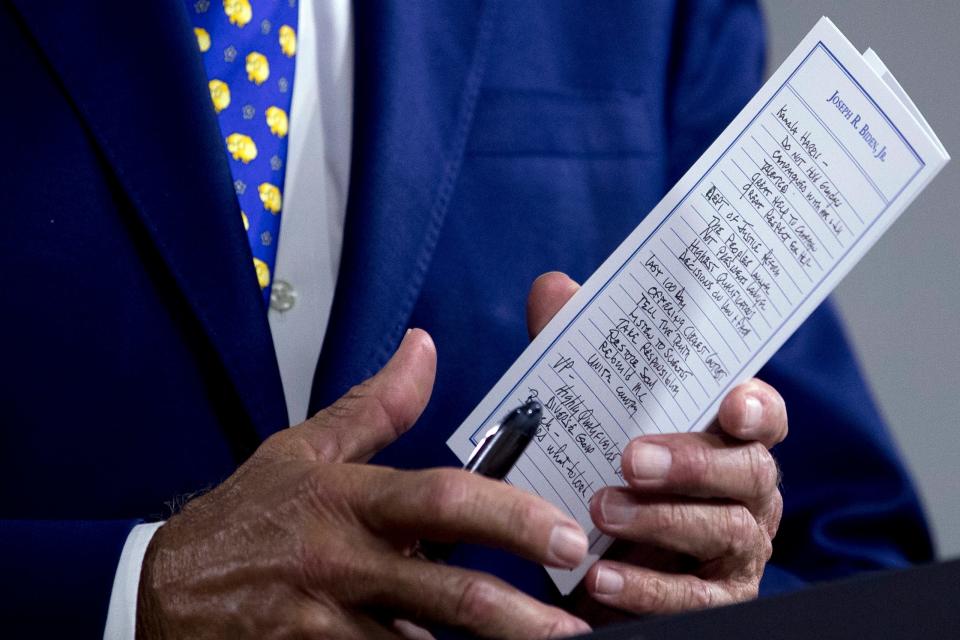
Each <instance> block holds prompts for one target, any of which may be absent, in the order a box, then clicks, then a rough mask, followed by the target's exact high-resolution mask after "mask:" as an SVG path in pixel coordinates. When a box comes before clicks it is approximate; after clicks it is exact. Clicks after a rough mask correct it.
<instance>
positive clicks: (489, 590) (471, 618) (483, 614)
mask: <svg viewBox="0 0 960 640" xmlns="http://www.w3.org/2000/svg"><path fill="white" fill-rule="evenodd" d="M496 607H497V589H496V587H494V585H493V584H491V583H490V582H488V581H487V580H485V579H484V578H482V577H480V576H475V575H471V576H467V577H466V578H464V580H463V583H462V584H461V590H460V597H459V598H457V603H456V605H455V606H454V617H455V618H456V619H457V620H458V621H460V622H461V623H462V624H466V625H468V626H470V625H472V624H480V623H484V622H486V621H489V620H490V618H491V616H493V615H496V613H497V612H496Z"/></svg>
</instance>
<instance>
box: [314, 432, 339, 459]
mask: <svg viewBox="0 0 960 640" xmlns="http://www.w3.org/2000/svg"><path fill="white" fill-rule="evenodd" d="M313 449H314V451H315V452H316V456H317V458H318V459H319V460H322V461H324V462H335V461H338V460H344V459H345V458H346V457H347V449H346V442H345V441H344V434H343V433H342V432H341V431H340V430H339V429H329V430H327V431H325V432H324V433H323V435H322V437H320V438H317V439H316V440H315V441H314V443H313Z"/></svg>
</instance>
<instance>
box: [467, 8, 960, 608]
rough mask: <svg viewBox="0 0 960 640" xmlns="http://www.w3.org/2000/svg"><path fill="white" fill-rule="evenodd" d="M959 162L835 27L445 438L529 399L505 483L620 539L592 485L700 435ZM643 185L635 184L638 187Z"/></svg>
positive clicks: (817, 31)
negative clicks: (951, 163) (640, 453)
mask: <svg viewBox="0 0 960 640" xmlns="http://www.w3.org/2000/svg"><path fill="white" fill-rule="evenodd" d="M948 159H949V157H948V155H947V153H946V151H945V150H944V149H943V147H942V145H940V143H939V141H937V139H936V136H935V135H934V133H933V131H932V130H931V129H930V128H929V126H927V124H926V122H925V121H924V120H923V118H922V116H921V115H920V114H919V112H918V111H917V110H916V108H915V107H914V106H913V104H912V102H911V101H910V99H909V98H908V97H907V95H906V93H905V92H904V91H903V89H902V88H901V87H900V85H899V84H898V83H897V82H896V80H895V79H893V77H892V75H890V73H889V72H888V71H887V70H886V68H885V67H884V66H883V64H882V62H880V59H879V58H878V57H877V56H876V55H875V54H874V53H873V52H872V51H868V52H867V53H866V54H864V55H860V54H859V53H858V52H857V51H856V50H855V49H854V48H853V47H852V46H851V45H850V43H849V42H848V41H847V40H846V39H845V38H844V36H843V35H842V34H841V33H840V32H839V31H838V30H837V29H836V27H834V26H833V24H832V23H831V22H830V21H829V20H827V19H826V18H824V19H822V20H821V21H820V22H819V23H818V24H817V25H816V27H815V28H814V29H813V30H812V31H811V32H810V33H809V34H808V35H807V36H806V38H804V40H803V41H802V42H801V43H800V45H799V46H798V47H797V48H796V49H795V50H794V52H793V53H792V54H791V55H790V56H789V57H788V59H787V60H786V62H784V64H783V65H782V66H781V67H780V68H779V69H778V70H777V71H776V72H775V73H774V74H773V76H772V77H771V79H770V80H769V81H768V82H767V83H766V84H765V85H764V86H763V88H762V89H761V90H760V91H759V92H758V94H757V95H756V96H754V98H753V99H752V100H751V101H750V102H749V104H748V105H747V106H746V107H745V108H744V110H743V111H742V112H741V113H740V114H739V115H738V116H737V118H736V119H735V120H734V121H733V122H732V123H731V124H730V126H728V127H727V129H726V130H725V131H724V132H723V133H722V134H721V135H720V137H719V138H718V139H717V140H716V141H715V142H714V143H713V144H712V145H711V146H710V148H709V149H708V150H707V151H706V153H704V155H703V156H702V157H701V158H700V159H699V160H698V161H697V162H696V163H695V164H694V166H693V167H692V168H691V169H690V170H689V171H688V172H687V174H686V175H685V176H684V177H683V178H682V179H681V180H680V181H679V182H678V183H677V184H676V185H675V186H674V187H673V189H671V190H670V192H669V193H668V194H667V195H666V196H665V197H664V199H663V200H662V201H661V202H660V203H659V204H658V205H657V207H656V208H655V209H654V210H653V211H652V212H650V213H649V214H648V215H647V216H646V217H645V218H642V215H643V212H639V211H638V212H637V218H638V220H639V219H641V218H642V219H643V221H642V222H641V223H640V225H639V226H638V227H637V228H636V229H635V230H634V231H633V233H631V234H630V236H629V237H627V239H626V240H624V242H623V243H622V244H621V245H620V247H618V248H617V250H616V251H614V253H613V254H612V255H611V256H610V258H608V259H607V261H606V262H604V264H603V265H601V267H600V268H599V269H598V270H597V271H596V272H595V273H594V274H593V276H591V278H590V279H589V280H588V281H587V282H586V283H585V284H584V286H583V287H582V289H581V290H580V291H579V292H578V293H577V294H576V295H575V296H574V298H573V299H572V300H571V301H570V302H569V303H568V304H567V305H566V306H565V307H564V308H563V309H562V310H561V311H560V312H559V313H558V314H557V316H556V317H555V318H554V319H553V321H552V322H551V323H550V324H549V325H548V326H547V327H546V328H545V329H544V330H543V332H541V334H540V335H539V336H538V337H537V338H536V340H534V341H533V343H531V345H530V346H529V347H528V348H527V350H526V351H524V353H523V354H522V355H521V356H520V358H519V359H518V360H517V361H516V362H515V363H514V364H513V366H511V367H510V369H509V370H508V371H507V372H506V374H505V375H504V376H503V378H502V379H501V380H500V381H499V382H498V383H497V384H496V385H495V386H494V388H493V389H492V390H491V391H490V392H489V393H488V394H487V396H486V397H485V398H484V400H483V401H482V402H481V403H480V404H479V405H478V406H477V408H476V409H474V411H473V412H472V413H471V414H470V416H468V418H467V419H466V420H465V421H464V424H463V425H462V426H461V427H460V428H459V429H458V430H457V431H456V432H455V433H454V434H453V436H452V437H451V438H450V440H449V445H450V447H451V448H452V449H453V450H454V452H456V453H457V455H458V456H459V457H460V458H461V459H463V460H465V459H466V457H467V456H468V455H469V453H470V451H471V450H472V449H473V448H474V446H475V445H476V443H477V441H478V440H479V438H480V437H481V436H482V434H483V433H484V432H485V431H486V430H487V429H489V428H490V426H491V424H492V423H493V422H494V421H496V420H497V419H498V418H499V416H500V415H501V414H502V413H504V412H505V410H506V409H509V408H510V407H511V406H514V405H516V404H519V403H522V402H523V401H524V400H526V399H527V398H528V397H530V396H535V397H537V398H538V399H539V400H540V402H541V403H542V404H543V406H544V418H543V421H542V423H541V426H540V429H539V431H538V433H537V436H536V438H535V439H534V442H533V444H531V446H530V447H529V448H528V450H527V453H526V454H525V455H524V457H523V458H522V459H521V460H520V462H519V463H518V464H517V466H516V468H515V469H514V471H513V473H511V474H510V475H509V476H508V478H507V479H508V481H509V482H511V483H513V484H515V485H517V486H519V487H523V488H526V489H528V490H530V491H532V492H534V493H537V494H539V495H541V496H543V497H544V498H546V499H547V500H550V501H551V502H553V503H554V504H556V505H557V506H558V507H560V508H562V509H565V510H566V511H567V512H569V513H570V515H571V516H573V517H574V518H576V519H577V521H578V522H579V523H580V524H581V525H582V526H583V527H584V528H585V530H587V532H588V534H589V537H590V540H591V553H590V556H589V557H588V559H587V561H585V563H584V564H583V565H582V566H581V567H579V568H578V569H576V570H573V571H564V570H556V569H550V570H549V572H550V574H551V576H552V577H553V579H554V581H555V582H556V584H557V586H558V587H559V588H560V590H561V591H562V592H563V593H568V592H569V591H570V590H571V589H572V588H573V587H574V586H575V585H576V584H577V582H579V580H580V578H581V577H582V576H583V575H584V573H585V572H586V569H587V568H589V566H590V564H592V562H593V561H595V560H596V559H597V558H598V557H599V556H600V555H601V554H602V553H603V552H604V551H605V550H606V548H607V547H608V546H609V544H610V542H611V540H610V539H609V538H607V537H606V536H603V535H602V534H600V532H599V531H597V530H596V528H595V527H594V526H593V524H592V522H591V519H590V515H589V501H590V498H591V497H592V495H593V493H594V492H596V491H597V490H599V489H600V488H602V487H603V486H606V485H622V484H623V478H622V472H621V469H620V456H621V454H622V451H623V449H624V447H625V446H626V444H627V443H628V442H629V441H630V440H631V439H632V438H634V437H637V436H640V435H649V434H655V433H674V432H685V431H693V430H702V429H704V428H706V426H707V425H708V424H709V423H710V422H711V421H712V420H713V418H714V417H715V416H716V413H717V408H718V406H719V403H720V401H721V400H722V399H723V397H724V396H725V395H726V393H727V392H728V391H729V390H730V389H731V388H732V387H733V386H734V385H736V384H737V383H739V382H743V381H744V380H746V379H748V378H749V377H751V376H752V375H753V374H754V373H756V372H757V371H758V370H759V369H760V367H761V366H762V365H763V364H764V363H765V362H766V361H767V360H768V359H769V358H770V356H772V355H773V353H774V352H775V351H776V350H777V349H778V348H779V347H780V345H781V344H783V342H784V341H785V340H786V339H787V338H788V337H789V336H790V335H791V333H793V331H794V330H795V329H796V328H797V327H798V326H799V325H800V324H801V323H802V322H803V320H804V319H805V318H806V317H807V316H808V315H809V314H810V312H811V311H813V309H814V308H815V307H816V306H817V305H818V304H819V303H820V302H821V301H822V300H823V299H824V298H825V297H826V296H827V295H828V294H829V293H830V291H831V290H832V289H833V288H834V287H835V286H836V284H837V283H838V282H839V281H840V279H841V278H842V277H843V276H844V275H845V274H846V273H847V272H848V271H849V270H850V268H851V267H852V266H853V265H854V264H855V263H856V262H857V261H858V260H859V259H860V258H861V257H862V256H863V254H864V253H865V252H866V251H867V249H869V247H870V246H871V245H872V244H873V243H874V242H875V241H876V240H877V239H878V238H879V236H880V235H881V234H882V233H883V232H884V231H885V230H886V229H887V228H888V227H889V225H890V224H891V223H892V222H893V221H894V220H895V219H896V218H897V217H898V216H899V214H900V213H901V212H902V211H903V210H904V209H905V208H906V206H907V205H908V204H909V203H910V201H912V200H913V198H914V197H916V195H917V194H918V193H919V192H920V191H921V190H922V189H923V188H924V187H925V186H926V184H927V183H928V182H929V181H930V179H932V178H933V176H934V175H936V173H937V172H938V171H939V170H940V169H941V168H942V167H943V165H944V164H945V163H946V162H947V160H948ZM637 179H638V180H639V179H642V177H640V176H638V178H637Z"/></svg>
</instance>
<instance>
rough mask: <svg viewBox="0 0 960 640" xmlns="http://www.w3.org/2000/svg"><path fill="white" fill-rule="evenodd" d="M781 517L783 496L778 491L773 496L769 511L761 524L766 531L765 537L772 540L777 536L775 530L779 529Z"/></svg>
mask: <svg viewBox="0 0 960 640" xmlns="http://www.w3.org/2000/svg"><path fill="white" fill-rule="evenodd" d="M782 517H783V495H782V494H781V493H780V492H779V491H775V492H774V494H773V500H772V502H771V505H770V511H769V513H768V515H767V517H766V518H764V521H763V524H764V526H765V527H766V530H767V536H768V537H769V538H770V539H771V540H772V539H773V538H775V537H776V536H777V530H778V529H779V528H780V519H781V518H782Z"/></svg>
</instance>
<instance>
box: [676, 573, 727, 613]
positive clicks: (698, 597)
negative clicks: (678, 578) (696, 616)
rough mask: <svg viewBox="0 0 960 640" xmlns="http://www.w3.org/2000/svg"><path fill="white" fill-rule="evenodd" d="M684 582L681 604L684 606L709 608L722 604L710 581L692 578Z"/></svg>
mask: <svg viewBox="0 0 960 640" xmlns="http://www.w3.org/2000/svg"><path fill="white" fill-rule="evenodd" d="M683 584H684V587H683V598H682V599H683V602H682V603H681V605H682V606H683V607H684V608H688V607H689V608H693V609H707V608H709V607H713V606H715V605H717V604H720V602H719V599H718V597H717V593H716V591H715V590H714V589H713V588H712V586H711V585H710V583H709V582H706V581H705V580H700V579H692V580H688V581H686V582H684V583H683Z"/></svg>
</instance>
